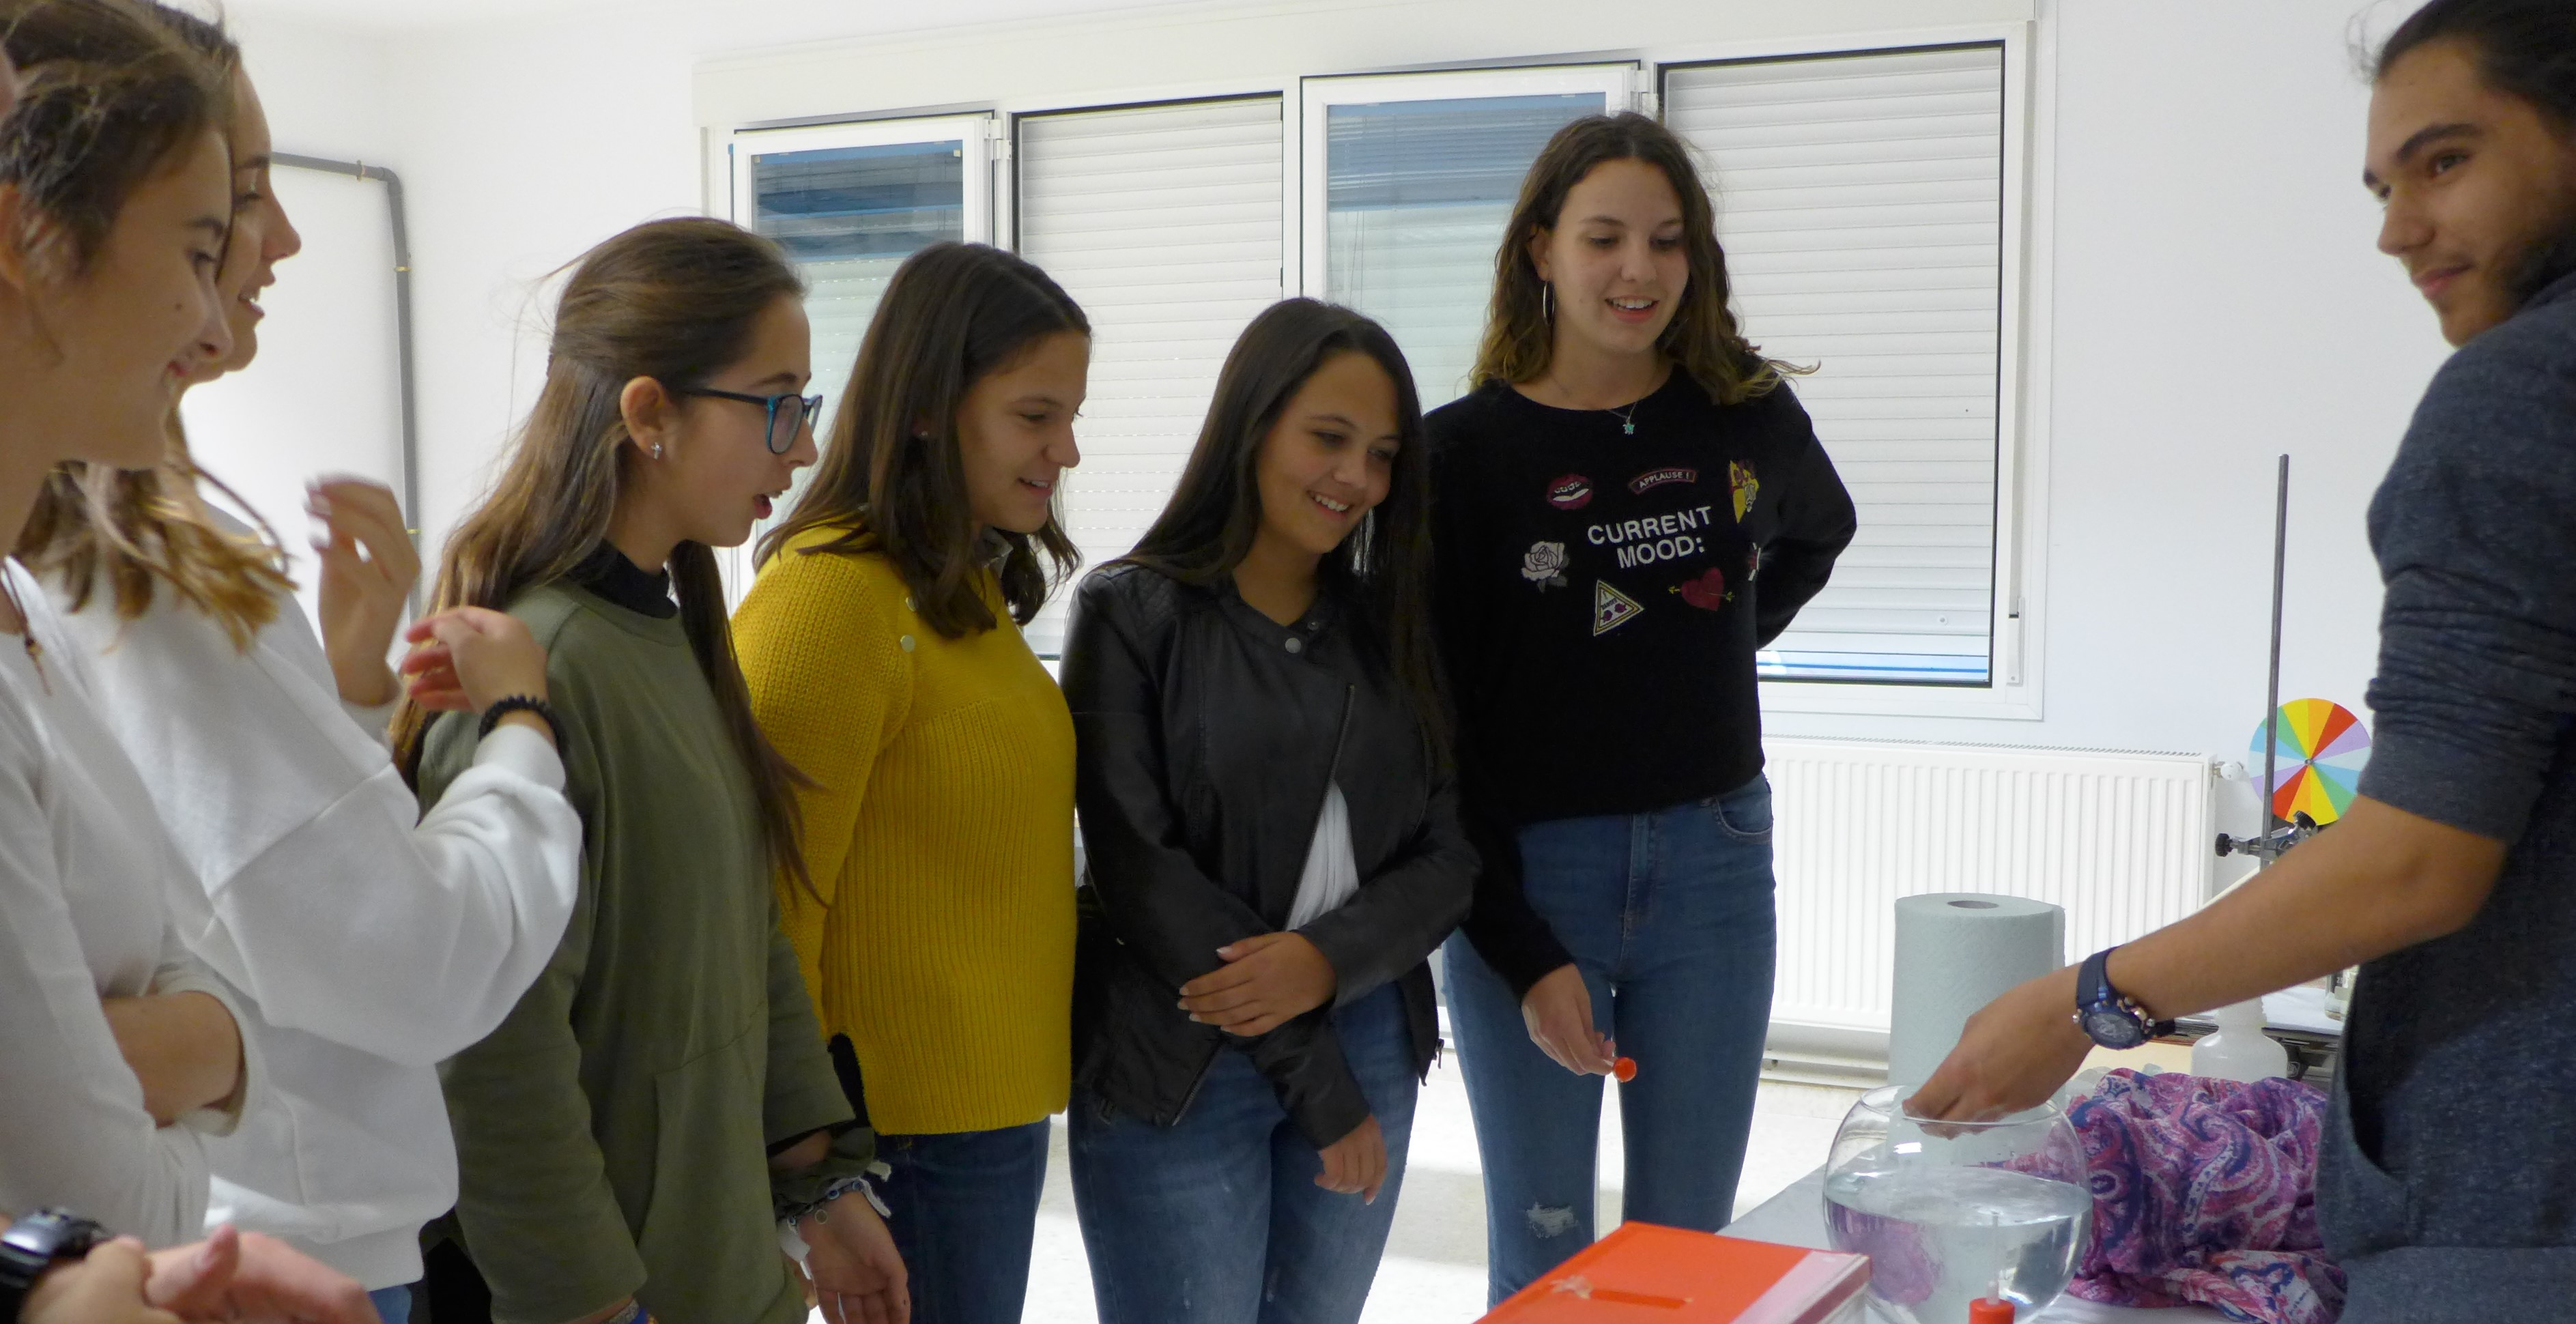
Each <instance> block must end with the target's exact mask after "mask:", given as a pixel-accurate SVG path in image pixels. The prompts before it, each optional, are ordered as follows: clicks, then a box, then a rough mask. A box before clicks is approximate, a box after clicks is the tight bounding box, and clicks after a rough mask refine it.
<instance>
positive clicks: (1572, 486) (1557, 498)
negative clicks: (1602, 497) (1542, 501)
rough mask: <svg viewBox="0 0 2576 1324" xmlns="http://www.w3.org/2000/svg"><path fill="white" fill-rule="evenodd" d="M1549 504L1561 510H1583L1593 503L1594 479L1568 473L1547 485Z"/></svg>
mask: <svg viewBox="0 0 2576 1324" xmlns="http://www.w3.org/2000/svg"><path fill="white" fill-rule="evenodd" d="M1547 504H1549V505H1551V506H1554V507H1556V508H1557V509H1559V510H1581V509H1583V508H1584V507H1585V506H1588V505H1591V504H1592V480H1591V479H1589V478H1586V477H1584V476H1583V475H1581V474H1567V475H1566V476H1564V477H1563V478H1559V479H1557V480H1556V481H1555V482H1553V483H1550V484H1548V485H1547Z"/></svg>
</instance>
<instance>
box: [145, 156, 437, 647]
mask: <svg viewBox="0 0 2576 1324" xmlns="http://www.w3.org/2000/svg"><path fill="white" fill-rule="evenodd" d="M271 183H272V186H273V187H274V188H275V189H276V191H277V199H278V201H279V202H280V203H281V204H283V205H284V206H285V208H286V214H287V218H288V219H289V220H291V221H292V222H294V224H295V228H296V229H297V230H299V231H301V232H302V234H303V236H304V251H303V252H302V253H300V254H298V255H296V256H295V257H292V258H289V259H287V260H286V261H284V262H281V263H279V264H278V267H277V283H276V284H275V285H273V286H270V287H269V289H268V292H267V293H266V294H265V295H263V296H261V298H260V305H261V306H262V307H264V308H266V309H267V310H268V317H267V319H266V320H265V321H263V322H261V323H260V328H259V357H258V358H257V359H255V360H253V361H252V363H251V365H250V366H249V367H248V368H245V369H243V370H242V371H240V372H236V373H233V374H232V375H230V376H227V377H224V378H222V379H221V380H219V381H215V382H210V383H208V384H206V385H204V386H200V387H198V388H196V389H195V390H192V391H190V392H189V393H188V395H187V398H186V399H185V400H184V401H183V402H182V403H181V405H180V414H181V417H182V418H183V419H184V421H185V422H186V424H187V429H188V444H189V446H190V448H191V450H192V451H193V452H194V453H195V455H196V457H197V463H198V465H199V467H201V468H203V469H204V470H205V471H206V472H207V473H210V474H212V475H214V476H215V477H217V478H219V479H221V480H223V482H224V483H225V484H226V485H227V486H229V487H231V488H232V489H233V491H235V492H237V493H239V494H240V495H241V496H242V497H243V499H244V500H245V501H247V502H248V503H249V505H250V507H251V509H252V510H253V511H255V512H257V513H258V514H259V515H260V516H262V517H264V518H265V519H267V521H268V522H269V525H270V526H271V527H272V528H274V529H275V530H276V531H277V534H278V537H279V538H280V540H282V541H283V542H284V543H285V545H286V550H287V553H288V556H289V558H290V561H291V563H292V573H293V575H294V577H295V583H296V588H297V596H298V597H299V598H300V599H302V601H303V604H304V610H305V612H306V614H307V615H308V616H310V615H311V614H312V612H313V610H314V557H313V549H312V544H311V541H310V535H311V532H312V527H313V521H312V519H311V518H310V517H308V516H307V515H306V514H305V513H304V488H305V484H306V483H307V482H308V481H309V480H311V479H312V478H313V477H315V476H317V475H321V474H349V475H355V476H358V477H362V478H370V479H373V480H375V481H376V482H379V483H383V484H384V485H386V486H387V487H390V488H392V489H393V490H394V493H395V495H396V496H398V497H401V496H404V493H403V459H402V387H401V382H402V378H401V366H400V361H399V359H398V350H397V341H396V326H395V304H394V254H393V229H392V224H391V221H390V219H389V217H390V213H389V211H388V210H387V203H386V199H385V186H384V185H383V184H380V183H372V182H368V181H365V180H360V179H357V178H354V177H352V176H348V175H334V174H328V173H324V172H322V171H316V170H304V169H298V168H294V167H289V166H280V167H278V168H277V169H276V170H275V171H273V172H272V178H271ZM209 495H210V496H212V495H214V494H212V493H210V494H209ZM216 499H217V500H218V501H220V500H221V498H220V497H216ZM408 509H409V503H408V499H407V498H406V510H408ZM415 513H416V512H415ZM429 573H432V572H431V571H430V570H428V569H426V568H425V569H424V575H426V574H429Z"/></svg>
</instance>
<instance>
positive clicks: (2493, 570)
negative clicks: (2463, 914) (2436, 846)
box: [2318, 277, 2576, 1324]
mask: <svg viewBox="0 0 2576 1324" xmlns="http://www.w3.org/2000/svg"><path fill="white" fill-rule="evenodd" d="M2370 539H2371V547H2372V550H2373V551H2374V552H2375V553H2376V554H2377V556H2378V558H2379V566H2380V574H2381V578H2382V580H2383V581H2384V582H2385V584H2386V588H2387V596H2386V599H2385V602H2384V605H2383V607H2382V611H2381V617H2380V654H2379V676H2378V678H2377V679H2376V680H2374V681H2373V682H2372V683H2371V687H2370V705H2371V707H2372V709H2373V710H2374V711H2375V712H2376V714H2377V730H2376V732H2375V737H2374V743H2373V746H2372V753H2371V762H2370V766H2369V768H2368V769H2367V771H2366V772H2365V773H2364V775H2363V777H2362V785H2361V790H2362V793H2363V794H2365V795H2368V796H2370V797H2372V798H2374V799H2377V800H2381V801H2384V802H2386V803H2388V804H2391V805H2394V806H2396V807H2397V808H2399V809H2403V810H2405V811H2407V812H2409V813H2413V814H2417V815H2421V816H2423V817H2425V818H2430V819H2433V820H2434V821H2436V822H2440V823H2445V824H2448V825H2450V826H2452V827H2456V828H2460V829H2463V830H2466V831H2469V832H2474V833H2477V834H2479V835H2481V836H2486V837H2492V838H2495V839H2497V840H2499V841H2505V842H2509V843H2511V850H2510V852H2509V854H2508V855H2507V857H2506V861H2505V865H2504V872H2503V874H2502V876H2501V877H2499V878H2498V879H2497V881H2496V886H2495V892H2494V894H2493V895H2492V896H2491V897H2490V898H2489V899H2488V901H2487V903H2486V906H2485V907H2484V909H2482V910H2481V911H2480V912H2479V913H2478V916H2477V918H2476V919H2475V920H2474V921H2472V922H2471V923H2470V924H2469V926H2468V927H2467V928H2465V929H2462V930H2461V931H2459V932H2458V933H2455V934H2452V935H2450V936H2449V937H2446V938H2441V939H2438V940H2436V941H2433V942H2428V943H2424V944H2422V945H2420V946H2416V947H2411V948H2408V949H2406V950H2405V951H2401V952H2398V953H2395V954H2394V955H2391V956H2386V957H2383V958H2381V959H2379V960H2377V961H2373V962H2371V963H2370V965H2369V966H2368V967H2367V968H2366V969H2365V970H2364V971H2363V974H2362V980H2361V986H2360V988H2359V990H2358V992H2357V994H2356V996H2355V998H2354V1000H2353V1008H2352V1019H2351V1021H2350V1024H2349V1029H2348V1033H2347V1037H2346V1042H2347V1045H2348V1049H2349V1053H2348V1056H2349V1061H2348V1063H2347V1066H2346V1069H2345V1072H2344V1074H2343V1081H2344V1084H2343V1086H2342V1087H2341V1090H2340V1091H2339V1093H2338V1097H2337V1098H2336V1100H2335V1109H2334V1116H2333V1121H2332V1124H2331V1125H2330V1126H2329V1129H2328V1133H2327V1136H2326V1142H2325V1150H2324V1153H2323V1154H2322V1156H2321V1160H2320V1172H2319V1176H2318V1209H2319V1214H2320V1216H2321V1217H2322V1219H2323V1221H2324V1224H2325V1229H2326V1234H2327V1245H2328V1249H2329V1250H2330V1251H2332V1252H2333V1253H2334V1255H2335V1256H2336V1258H2337V1259H2339V1260H2341V1261H2342V1262H2343V1263H2344V1266H2345V1268H2346V1270H2347V1271H2348V1273H2349V1274H2350V1276H2351V1280H2352V1300H2351V1302H2350V1304H2349V1305H2348V1307H2347V1312H2346V1314H2345V1315H2344V1317H2343V1318H2344V1320H2345V1322H2346V1324H2371V1322H2372V1321H2379V1320H2397V1319H2404V1320H2406V1321H2408V1324H2427V1322H2428V1321H2443V1320H2464V1321H2465V1320H2478V1321H2490V1320H2505V1319H2539V1318H2543V1317H2548V1316H2551V1315H2552V1314H2553V1313H2554V1312H2557V1311H2560V1310H2567V1309H2570V1307H2569V1306H2567V1304H2566V1300H2565V1298H2566V1296H2567V1294H2568V1293H2569V1291H2570V1290H2571V1287H2576V1043H2571V1040H2570V1033H2571V1030H2576V277H2570V278H2567V279H2564V280H2561V281H2559V282H2558V283H2557V284H2554V285H2552V286H2550V287H2549V288H2548V289H2546V290H2544V291H2542V293H2541V294H2540V295H2539V296H2538V297H2536V298H2534V299H2533V300H2532V301H2531V302H2530V303H2529V304H2528V305H2527V306H2525V308H2524V309H2523V310H2522V311H2521V312H2520V313H2519V314H2517V315H2516V316H2515V317H2513V318H2512V319H2511V320H2510V321H2507V322H2505V323H2504V324H2503V325H2501V326H2498V327H2496V328H2495V329H2494V330H2491V331H2489V332H2487V333H2486V334H2484V335H2482V336H2479V337H2478V338H2477V339H2476V340H2474V341H2472V342H2470V343H2469V344H2468V345H2467V346H2465V347H2463V348H2462V349H2461V350H2460V351H2459V353H2457V354H2455V355H2453V356H2452V358H2451V360H2450V362H2449V363H2448V364H2446V365H2445V366H2444V367H2443V368H2442V370H2441V372H2440V373H2439V374H2438V375H2436V376H2435V377H2434V379H2433V385H2432V387H2431V389H2430V390H2428V391H2427V392H2426V393H2425V396H2424V400H2423V403H2422V404H2421V405H2419V406H2418V407H2417V409H2416V411H2415V419H2414V422H2413V424H2412V426H2410V427H2409V428H2408V430H2407V434H2406V440H2405V443H2404V444H2403V445H2402V446H2401V447H2399V449H2398V452H2397V460H2396V463H2395V464H2394V465H2393V466H2392V467H2391V468H2390V469H2389V471H2388V477H2387V479H2386V480H2385V481H2384V482H2382V483H2381V485H2380V488H2379V492H2378V495H2377V496H2376V497H2375V498H2373V500H2372V502H2371V507H2370Z"/></svg>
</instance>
